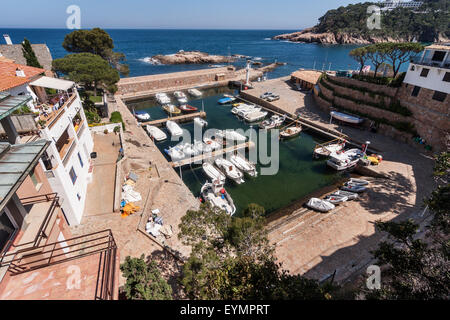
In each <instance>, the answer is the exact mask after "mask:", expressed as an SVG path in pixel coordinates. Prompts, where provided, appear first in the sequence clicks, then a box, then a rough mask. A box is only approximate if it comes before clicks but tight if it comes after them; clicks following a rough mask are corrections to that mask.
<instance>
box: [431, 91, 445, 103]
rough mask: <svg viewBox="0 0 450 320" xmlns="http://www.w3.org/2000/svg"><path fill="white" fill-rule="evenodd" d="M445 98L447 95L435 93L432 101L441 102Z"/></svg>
mask: <svg viewBox="0 0 450 320" xmlns="http://www.w3.org/2000/svg"><path fill="white" fill-rule="evenodd" d="M445 98H447V94H446V93H445V92H440V91H435V92H434V94H433V100H436V101H440V102H443V101H444V100H445Z"/></svg>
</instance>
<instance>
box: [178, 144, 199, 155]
mask: <svg viewBox="0 0 450 320" xmlns="http://www.w3.org/2000/svg"><path fill="white" fill-rule="evenodd" d="M180 148H181V149H182V150H183V153H184V154H185V155H186V157H189V158H190V157H195V156H198V155H199V154H200V153H199V152H198V150H197V149H196V148H194V146H193V145H192V144H190V143H185V144H182V145H181V146H180Z"/></svg>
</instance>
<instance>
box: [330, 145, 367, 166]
mask: <svg viewBox="0 0 450 320" xmlns="http://www.w3.org/2000/svg"><path fill="white" fill-rule="evenodd" d="M363 155H364V154H363V152H362V151H361V150H359V149H350V150H347V151H344V152H340V151H338V152H336V153H332V154H331V155H330V159H329V160H327V165H328V166H330V167H332V168H333V169H335V170H338V171H342V170H346V169H351V168H354V167H355V166H356V164H357V163H358V160H359V159H360V158H362V157H363Z"/></svg>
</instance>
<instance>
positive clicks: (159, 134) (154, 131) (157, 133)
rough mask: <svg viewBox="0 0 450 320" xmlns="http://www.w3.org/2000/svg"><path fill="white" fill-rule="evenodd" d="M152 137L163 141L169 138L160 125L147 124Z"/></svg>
mask: <svg viewBox="0 0 450 320" xmlns="http://www.w3.org/2000/svg"><path fill="white" fill-rule="evenodd" d="M145 129H146V130H147V132H148V134H149V135H150V137H152V138H154V139H155V140H156V141H162V140H165V139H167V135H166V134H165V133H164V132H163V131H162V130H161V129H159V128H158V127H155V126H150V125H147V126H146V127H145Z"/></svg>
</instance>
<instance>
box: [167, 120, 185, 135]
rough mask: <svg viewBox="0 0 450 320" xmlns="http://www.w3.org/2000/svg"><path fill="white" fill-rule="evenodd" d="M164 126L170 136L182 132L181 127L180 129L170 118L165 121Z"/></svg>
mask: <svg viewBox="0 0 450 320" xmlns="http://www.w3.org/2000/svg"><path fill="white" fill-rule="evenodd" d="M166 127H167V130H169V132H170V134H171V135H172V136H181V135H182V134H183V129H181V128H180V126H179V125H178V124H177V123H176V122H174V121H172V120H168V121H167V122H166Z"/></svg>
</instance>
